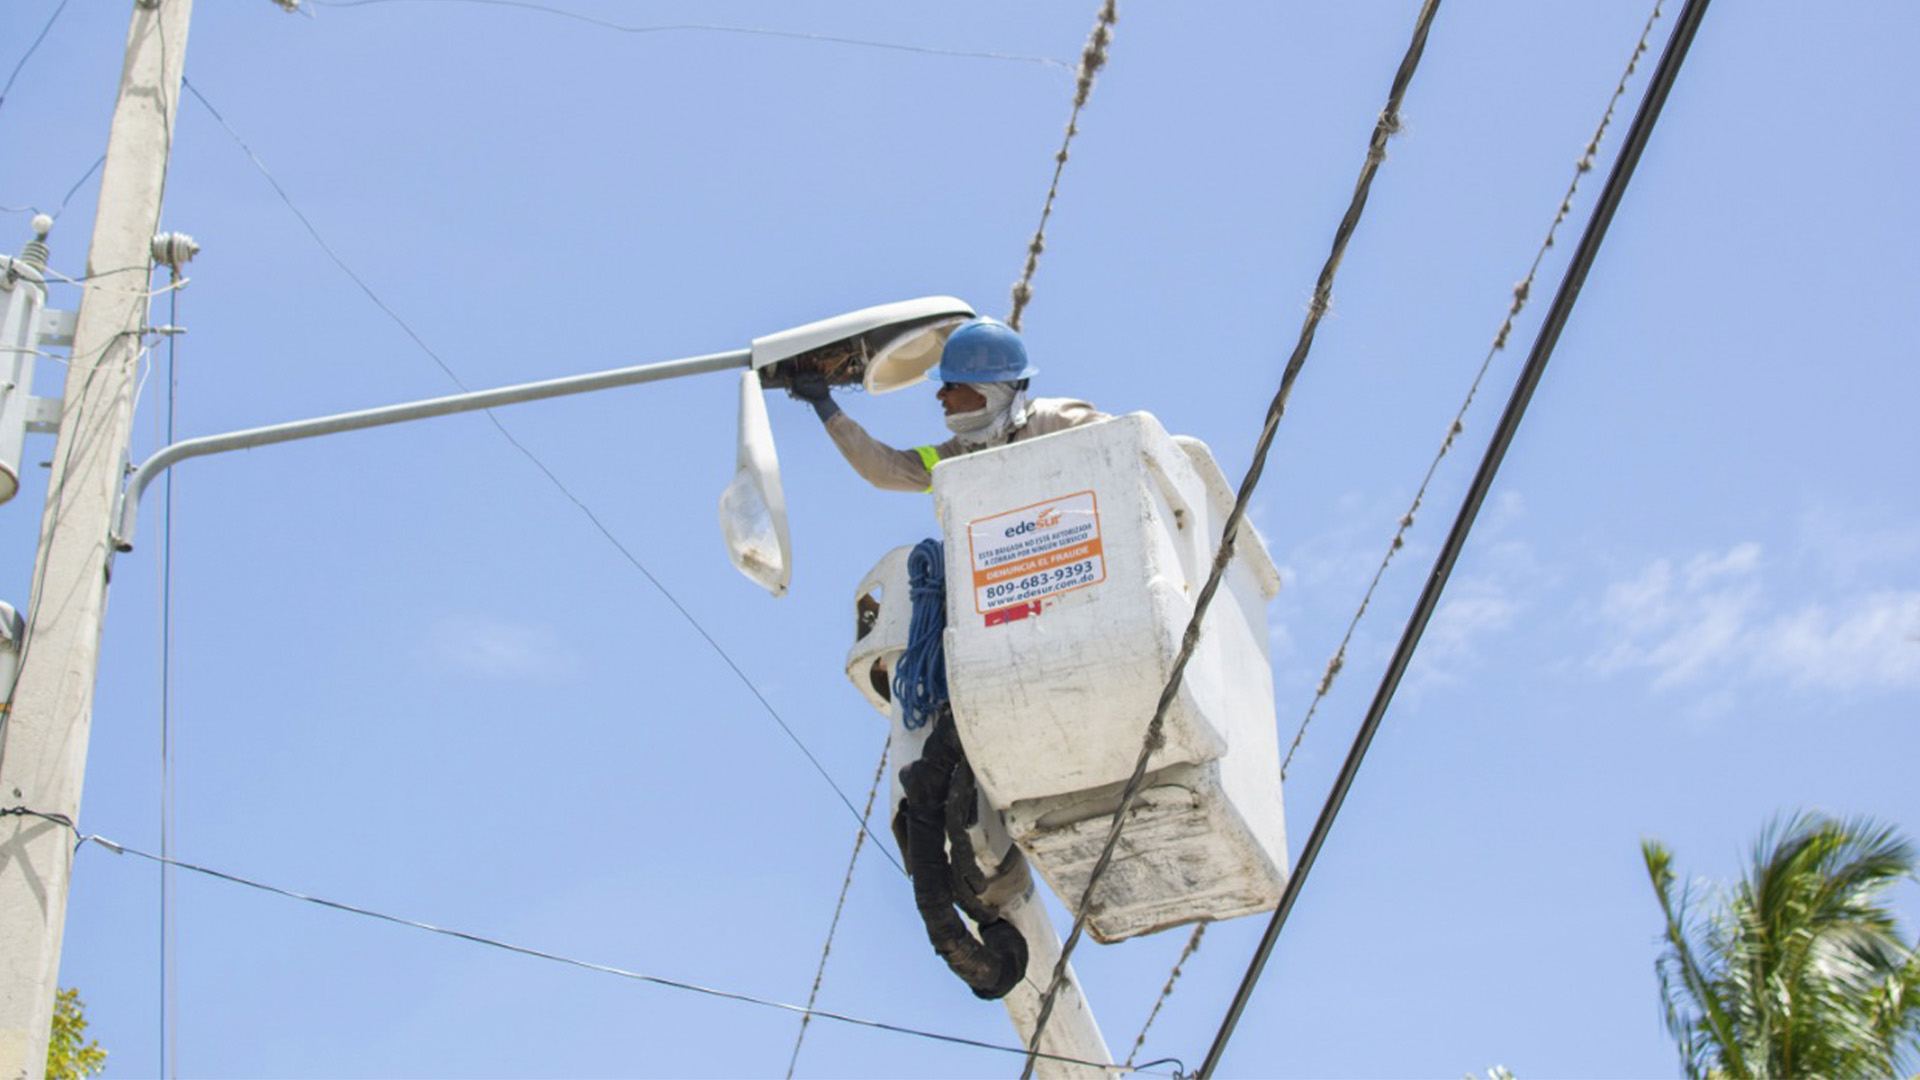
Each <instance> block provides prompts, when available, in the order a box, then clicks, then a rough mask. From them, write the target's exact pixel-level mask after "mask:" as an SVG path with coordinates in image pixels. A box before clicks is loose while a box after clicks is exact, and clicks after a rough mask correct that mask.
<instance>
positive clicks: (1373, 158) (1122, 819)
mask: <svg viewBox="0 0 1920 1080" xmlns="http://www.w3.org/2000/svg"><path fill="white" fill-rule="evenodd" d="M1439 7H1440V0H1426V2H1425V3H1424V4H1423V5H1421V8H1420V16H1419V19H1418V20H1417V21H1416V22H1415V24H1414V30H1413V40H1412V41H1411V42H1410V43H1409V44H1408V46H1407V51H1406V54H1405V55H1404V56H1403V57H1402V58H1401V60H1400V67H1399V70H1397V71H1396V72H1395V73H1394V77H1393V84H1392V86H1391V88H1390V89H1389V90H1388V92H1387V104H1386V108H1384V109H1383V110H1381V112H1380V116H1379V118H1378V120H1376V121H1375V123H1374V127H1373V136H1372V138H1371V139H1370V140H1368V143H1367V155H1366V161H1365V163H1364V164H1363V165H1362V166H1361V168H1360V177H1359V180H1358V181H1356V182H1355V184H1354V188H1353V197H1352V199H1351V200H1350V201H1349V202H1348V205H1347V212H1346V214H1345V215H1344V216H1343V217H1342V218H1341V219H1340V224H1339V227H1338V228H1336V229H1335V230H1334V235H1333V247H1332V250H1331V251H1330V252H1329V253H1328V254H1327V260H1326V262H1325V264H1324V265H1322V266H1321V268H1320V277H1319V280H1318V281H1317V283H1316V284H1315V285H1314V290H1313V300H1312V303H1311V304H1310V305H1309V306H1308V308H1307V316H1306V319H1305V321H1304V322H1303V323H1302V324H1301V327H1300V337H1299V340H1298V341H1296V342H1295V344H1294V347H1293V355H1292V356H1291V357H1289V358H1288V360H1287V366H1286V369H1285V371H1284V372H1283V373H1282V374H1281V376H1280V388H1279V390H1278V391H1276V392H1275V393H1274V395H1273V401H1272V403H1271V404H1269V405H1268V406H1267V415H1266V420H1265V421H1264V422H1263V423H1262V425H1261V428H1260V438H1259V440H1258V442H1257V443H1256V444H1255V446H1254V451H1253V462H1252V464H1251V465H1249V466H1248V467H1247V473H1246V476H1245V478H1244V479H1242V480H1241V481H1240V490H1239V493H1238V495H1237V496H1236V497H1235V499H1234V503H1233V509H1232V511H1230V512H1229V513H1228V514H1227V520H1226V523H1225V524H1224V526H1222V528H1221V535H1220V547H1219V550H1218V551H1217V552H1216V553H1215V555H1214V559H1213V568H1212V569H1211V570H1210V571H1209V572H1208V574H1207V582H1206V584H1205V585H1204V586H1202V587H1201V589H1200V593H1199V595H1198V596H1197V597H1196V598H1195V599H1194V605H1193V617H1192V618H1191V619H1190V620H1188V622H1187V628H1186V631H1185V633H1184V634H1182V635H1181V640H1180V651H1179V652H1178V653H1177V654H1176V655H1175V656H1174V660H1173V665H1172V670H1171V673H1170V674H1169V675H1168V677H1167V685H1166V687H1165V689H1163V690H1162V691H1161V693H1160V702H1159V704H1158V705H1157V706H1155V708H1154V712H1153V719H1152V720H1150V721H1149V722H1148V723H1147V730H1146V734H1145V736H1144V737H1143V738H1142V739H1141V744H1140V755H1139V757H1138V758H1137V759H1136V760H1135V761H1134V765H1133V775H1132V776H1130V777H1129V778H1128V779H1127V784H1126V787H1125V788H1124V789H1123V790H1122V791H1121V793H1120V801H1119V804H1118V805H1117V806H1116V807H1115V808H1114V811H1113V823H1112V824H1111V825H1110V826H1109V827H1108V829H1107V839H1106V843H1105V845H1104V846H1102V847H1101V849H1100V857H1099V858H1098V859H1097V860H1096V861H1095V862H1094V864H1093V869H1092V870H1091V872H1089V873H1088V875H1087V886H1086V888H1085V889H1084V890H1083V891H1082V892H1081V894H1080V901H1079V903H1077V904H1076V905H1074V912H1075V914H1074V918H1073V929H1072V931H1071V932H1069V933H1068V935H1067V939H1066V941H1065V943H1063V944H1062V945H1061V948H1060V959H1059V961H1058V962H1056V963H1055V964H1054V967H1053V978H1052V981H1051V982H1050V983H1049V985H1048V986H1047V993H1046V996H1045V997H1044V998H1042V999H1041V1002H1040V1015H1039V1017H1038V1019H1037V1020H1036V1021H1035V1023H1034V1033H1033V1038H1032V1039H1031V1041H1030V1042H1029V1046H1030V1047H1031V1048H1034V1049H1037V1048H1038V1047H1039V1046H1040V1035H1041V1033H1042V1032H1044V1031H1045V1030H1046V1026H1047V1021H1048V1019H1049V1018H1050V1017H1051V1016H1052V1014H1053V1005H1054V1000H1055V999H1056V998H1057V997H1058V996H1059V993H1060V987H1061V986H1062V985H1063V984H1064V983H1065V981H1066V970H1067V960H1068V958H1069V957H1070V956H1072V954H1073V950H1074V947H1075V946H1076V945H1078V944H1079V942H1080V936H1081V933H1082V932H1083V931H1084V930H1085V928H1086V922H1087V916H1088V915H1089V914H1090V913H1091V912H1092V909H1093V893H1094V889H1095V888H1096V887H1097V886H1098V885H1099V884H1100V878H1101V877H1102V875H1104V874H1105V873H1106V870H1107V867H1108V865H1109V864H1111V863H1112V861H1113V853H1114V849H1115V848H1116V847H1117V846H1118V845H1119V843H1120V833H1121V831H1122V830H1123V829H1124V828H1125V827H1126V820H1127V813H1128V811H1129V810H1131V809H1132V807H1133V802H1134V799H1135V797H1136V796H1137V795H1138V794H1139V793H1140V788H1141V787H1142V786H1143V785H1144V783H1145V781H1146V776H1147V762H1148V761H1149V759H1151V758H1152V757H1153V753H1154V751H1156V750H1158V749H1160V747H1161V745H1162V744H1163V743H1164V741H1165V736H1164V734H1163V733H1162V729H1163V728H1164V727H1165V726H1166V718H1167V711H1168V709H1169V708H1171V706H1172V704H1173V701H1174V698H1175V697H1176V695H1178V693H1179V691H1180V683H1181V679H1182V678H1183V677H1184V675H1185V674H1186V669H1187V662H1188V661H1189V660H1191V659H1192V657H1193V652H1194V648H1195V647H1196V646H1197V645H1198V644H1199V642H1200V625H1201V622H1202V620H1204V619H1205V618H1206V614H1207V609H1208V607H1210V606H1211V605H1212V603H1213V596H1214V593H1216V592H1218V591H1219V588H1220V581H1221V579H1222V578H1223V577H1225V575H1226V571H1227V564H1228V563H1230V562H1231V561H1232V560H1233V551H1234V544H1235V542H1236V541H1237V540H1238V539H1239V535H1240V526H1241V523H1242V522H1243V521H1244V520H1245V519H1246V515H1247V504H1248V503H1249V502H1251V501H1252V499H1253V492H1254V488H1255V487H1257V486H1258V485H1259V483H1260V476H1261V473H1262V472H1264V471H1265V469H1266V463H1267V452H1268V450H1270V449H1271V448H1272V446H1273V438H1274V433H1275V432H1276V431H1277V430H1278V428H1279V426H1280V418H1281V416H1282V415H1283V414H1284V413H1285V412H1286V407H1287V398H1288V397H1289V396H1290V395H1291V394H1292V393H1293V384H1294V381H1295V380H1296V379H1298V378H1299V375H1300V369H1301V368H1302V367H1304V366H1305V365H1306V361H1307V353H1308V351H1309V350H1311V349H1312V347H1313V337H1314V332H1315V330H1317V329H1318V328H1319V325H1320V320H1321V318H1322V317H1324V316H1325V315H1326V313H1327V309H1328V308H1329V307H1330V306H1331V304H1332V302H1333V279H1334V275H1335V274H1336V273H1337V272H1338V271H1339V269H1340V262H1341V260H1342V258H1344V257H1345V255H1346V252H1347V242H1348V241H1349V240H1350V239H1352V237H1353V232H1354V229H1355V228H1357V227H1358V226H1359V224H1360V215H1361V213H1362V211H1364V210H1365V209H1366V205H1367V195H1368V192H1369V191H1370V190H1371V189H1372V187H1373V177H1374V174H1375V173H1377V172H1378V171H1379V169H1380V164H1381V162H1383V161H1385V160H1386V158H1387V140H1388V139H1389V138H1391V137H1392V136H1393V135H1394V134H1395V133H1396V132H1398V131H1399V130H1400V103H1401V101H1402V99H1403V98H1405V96H1406V92H1407V85H1408V84H1409V83H1410V82H1412V81H1413V73H1414V71H1415V70H1416V69H1417V68H1418V67H1419V66H1420V57H1421V55H1422V54H1423V53H1424V52H1425V51H1426V44H1427V32H1428V30H1429V29H1430V28H1431V27H1432V26H1433V18H1434V15H1435V13H1436V12H1437V11H1438V10H1439ZM1032 1074H1033V1058H1032V1057H1029V1058H1028V1059H1027V1064H1026V1069H1025V1071H1024V1072H1023V1073H1022V1074H1021V1077H1022V1080H1026V1077H1029V1076H1031V1075H1032Z"/></svg>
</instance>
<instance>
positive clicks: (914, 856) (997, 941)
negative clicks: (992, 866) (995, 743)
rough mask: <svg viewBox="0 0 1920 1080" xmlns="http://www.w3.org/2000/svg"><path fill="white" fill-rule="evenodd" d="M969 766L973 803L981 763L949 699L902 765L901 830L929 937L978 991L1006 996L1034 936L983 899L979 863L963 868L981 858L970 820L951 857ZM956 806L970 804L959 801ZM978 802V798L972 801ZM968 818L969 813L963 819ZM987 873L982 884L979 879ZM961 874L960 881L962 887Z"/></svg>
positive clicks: (897, 825) (897, 819) (896, 825)
mask: <svg viewBox="0 0 1920 1080" xmlns="http://www.w3.org/2000/svg"><path fill="white" fill-rule="evenodd" d="M962 772H964V774H965V779H964V780H963V781H962V782H961V784H960V786H961V788H962V789H963V791H964V792H966V793H968V794H969V798H968V799H967V803H968V804H970V803H971V802H972V799H971V792H972V790H973V770H972V769H971V768H970V767H969V766H968V765H967V763H966V753H965V751H964V750H962V749H961V746H960V738H959V735H958V733H957V732H956V731H955V729H954V725H953V712H952V710H951V709H949V708H947V707H946V706H944V705H943V706H941V707H940V710H939V712H938V714H937V716H936V718H935V720H934V725H933V732H932V734H931V735H929V736H928V737H927V742H926V746H925V748H924V749H923V750H922V751H921V753H920V760H918V761H916V762H914V763H913V764H911V765H909V766H907V767H906V768H905V769H903V770H901V776H900V779H901V787H902V789H903V790H904V793H905V796H906V797H905V798H904V799H903V800H901V804H900V808H899V810H898V812H897V813H896V814H895V815H894V821H893V830H894V836H895V838H896V839H898V840H899V841H900V842H901V845H900V846H901V852H902V854H903V855H904V856H905V857H906V863H907V873H908V874H909V875H910V876H911V877H912V878H913V902H914V906H915V907H916V908H918V909H919V911H920V921H921V922H922V923H924V924H925V925H926V928H927V940H928V941H929V942H931V943H932V944H933V951H934V952H936V953H938V954H940V958H941V959H942V960H944V961H946V964H947V967H949V968H951V969H952V970H953V973H954V974H955V975H958V976H960V981H962V982H964V983H966V984H967V986H968V987H969V988H971V989H972V990H973V994H974V996H975V997H977V998H980V999H982V1000H985V1001H994V1000H997V999H999V998H1003V997H1006V996H1007V994H1008V993H1010V992H1011V991H1012V990H1013V988H1014V987H1016V986H1018V985H1020V980H1021V979H1022V978H1024V977H1026V973H1027V939H1026V938H1025V937H1024V936H1023V935H1022V934H1021V933H1020V931H1019V929H1018V928H1017V927H1015V926H1014V925H1013V924H1012V923H1010V922H1007V921H1006V920H1005V919H1002V918H1000V917H999V915H998V914H997V913H996V912H994V911H993V910H992V909H991V908H990V907H988V906H986V905H985V904H983V903H981V901H980V899H979V892H980V889H981V888H984V884H985V879H984V876H983V875H980V874H979V871H978V869H977V868H974V869H973V871H972V874H971V875H968V874H966V873H965V871H962V870H957V869H956V868H957V867H961V866H969V865H970V864H972V863H973V847H972V844H971V843H970V842H967V841H966V839H965V826H964V824H962V825H961V826H960V828H959V830H958V831H959V832H960V833H961V841H960V846H959V848H957V849H956V850H955V851H954V853H953V858H951V859H949V856H948V848H947V845H948V840H949V838H950V835H951V833H950V829H949V823H950V815H949V810H948V807H949V802H950V800H951V799H952V796H953V795H954V786H955V779H956V775H957V774H960V773H962ZM954 805H955V807H956V808H959V807H960V806H961V805H962V804H959V803H955V804H954ZM967 809H968V810H970V809H971V807H970V805H969V806H968V807H967ZM962 820H963V821H964V820H965V819H962ZM976 877H978V878H979V879H980V881H979V884H975V883H974V880H973V879H974V878H976ZM956 879H958V881H957V887H956ZM956 903H959V904H961V905H962V906H963V907H965V908H966V909H967V913H968V914H969V915H971V916H973V918H974V919H975V921H976V922H978V923H979V924H980V936H979V937H978V938H976V937H974V936H973V932H972V931H971V930H970V929H968V927H967V923H966V920H965V919H963V918H961V917H960V913H959V912H958V911H956V910H954V905H955V904H956Z"/></svg>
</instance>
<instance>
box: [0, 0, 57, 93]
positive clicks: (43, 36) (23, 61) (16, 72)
mask: <svg viewBox="0 0 1920 1080" xmlns="http://www.w3.org/2000/svg"><path fill="white" fill-rule="evenodd" d="M65 10H67V0H60V6H59V7H57V8H54V9H53V15H52V16H51V17H49V18H48V19H47V25H45V26H43V27H41V28H40V36H39V37H37V38H34V39H33V44H31V45H29V46H27V51H26V52H25V53H24V54H23V55H22V56H21V57H20V62H19V63H17V64H15V65H13V74H11V75H8V76H7V85H5V86H0V107H4V106H5V105H6V103H7V94H8V93H10V92H11V91H12V90H13V80H15V79H17V78H19V77H20V70H21V69H22V68H24V67H26V66H27V61H28V60H31V59H33V54H34V53H36V52H38V51H39V49H40V43H41V42H43V41H45V40H47V32H48V31H49V30H52V29H53V24H54V23H57V22H59V21H60V13H61V12H63V11H65Z"/></svg>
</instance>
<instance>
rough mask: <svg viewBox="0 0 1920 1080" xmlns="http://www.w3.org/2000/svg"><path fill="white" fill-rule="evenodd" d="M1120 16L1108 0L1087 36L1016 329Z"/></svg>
mask: <svg viewBox="0 0 1920 1080" xmlns="http://www.w3.org/2000/svg"><path fill="white" fill-rule="evenodd" d="M1119 17H1120V16H1119V11H1118V10H1117V9H1116V8H1115V0H1105V2H1104V3H1102V4H1101V5H1100V14H1099V17H1098V18H1096V19H1095V20H1094V23H1093V33H1091V34H1089V35H1088V36H1087V45H1086V48H1084V49H1082V50H1081V52H1080V68H1079V71H1078V72H1077V73H1076V75H1075V77H1074V81H1073V111H1072V112H1071V113H1068V114H1067V133H1066V135H1065V136H1063V137H1062V138H1061V140H1060V149H1059V150H1057V151H1055V152H1054V155H1053V180H1052V182H1051V183H1049V184H1048V185H1047V198H1046V201H1045V202H1043V203H1042V204H1041V206H1040V224H1039V226H1038V227H1037V228H1035V229H1034V230H1033V239H1032V240H1030V241H1028V242H1027V261H1026V264H1025V265H1024V266H1023V267H1022V268H1021V270H1020V280H1019V281H1016V282H1014V285H1013V310H1012V311H1011V312H1010V313H1009V314H1008V315H1007V325H1008V326H1011V327H1013V328H1014V329H1015V330H1018V329H1020V316H1021V314H1022V313H1023V312H1025V311H1026V310H1027V304H1028V302H1030V301H1031V300H1032V299H1033V275H1034V272H1035V271H1037V270H1039V269H1040V253H1041V252H1043V251H1045V250H1046V249H1047V219H1048V218H1050V217H1052V216H1053V200H1054V198H1055V197H1056V196H1058V195H1059V194H1060V173H1061V172H1062V171H1063V170H1065V169H1066V167H1067V151H1068V149H1069V148H1071V147H1072V146H1073V137H1074V136H1075V135H1078V134H1080V110H1081V109H1083V108H1085V107H1086V104H1087V96H1088V95H1089V94H1091V93H1093V79H1094V76H1095V75H1097V74H1099V72H1100V69H1101V68H1103V67H1105V66H1107V46H1108V45H1110V44H1112V43H1113V24H1114V21H1115V20H1116V19H1118V18H1119Z"/></svg>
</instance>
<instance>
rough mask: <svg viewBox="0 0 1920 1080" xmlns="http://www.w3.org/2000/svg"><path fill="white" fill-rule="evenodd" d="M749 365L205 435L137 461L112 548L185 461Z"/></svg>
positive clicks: (540, 386) (504, 392) (748, 355)
mask: <svg viewBox="0 0 1920 1080" xmlns="http://www.w3.org/2000/svg"><path fill="white" fill-rule="evenodd" d="M752 362H753V350H751V349H736V350H734V351H732V352H724V353H713V354H711V355H708V356H695V357H690V358H688V359H685V360H666V361H662V362H661V363H657V364H642V365H640V366H638V367H625V368H615V369H613V370H611V371H596V372H593V373H591V374H587V375H570V376H567V377H565V378H560V379H548V380H546V381H544V382H536V383H523V384H521V385H519V386H503V387H500V388H499V389H497V390H476V391H473V392H471V393H466V394H455V395H452V396H451V397H442V398H431V399H429V400H426V401H412V402H407V403H405V404H401V405H387V406H383V407H381V408H377V409H362V410H360V411H359V412H350V413H337V414H335V415H333V416H320V417H315V418H314V419H312V420H295V421H293V422H291V423H286V424H275V425H273V426H271V427H258V428H248V429H247V430H245V431H234V432H229V433H227V434H225V435H205V436H201V437H200V438H197V439H186V440H183V441H181V442H177V443H174V444H173V445H171V446H168V447H165V448H164V449H162V450H160V451H158V452H157V453H155V454H154V455H153V456H152V457H150V458H148V459H147V460H145V461H143V462H141V463H140V465H139V467H138V468H136V469H134V470H133V473H132V475H131V476H129V477H128V479H127V486H126V490H125V491H123V492H122V493H121V495H120V513H119V517H118V519H117V525H116V527H115V529H114V535H113V546H114V549H115V550H117V551H132V550H133V533H134V527H135V526H136V524H137V523H138V520H139V513H140V496H141V495H142V494H143V493H144V492H145V491H146V490H147V485H148V484H151V483H152V482H153V481H154V479H155V478H156V477H158V476H159V475H160V474H161V473H163V472H165V471H167V469H169V468H171V467H172V466H174V465H175V464H177V463H179V462H182V461H185V460H187V459H188V458H196V457H205V456H207V455H208V454H220V453H225V452H226V451H228V450H249V449H252V448H253V447H256V446H267V445H270V444H273V443H283V442H292V441H293V440H295V439H311V438H314V437H316V436H319V435H331V434H333V433H335V432H339V431H357V430H359V429H360V428H370V427H381V426H383V425H386V424H399V423H404V422H406V421H408V420H424V419H426V418H427V417H430V416H448V415H451V414H453V413H463V412H473V411H474V410H476V409H491V408H493V407H495V406H498V405H516V404H519V403H520V402H523V401H540V400H543V399H546V398H555V397H565V396H567V395H569V394H585V393H590V392H592V391H595V390H610V389H613V388H614V387H617V386H632V385H635V384H637V383H646V382H658V381H660V380H662V379H677V378H679V377H681V376H683V375H702V374H705V373H707V372H710V371H725V370H728V369H729V368H744V367H749V366H751V364H752Z"/></svg>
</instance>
